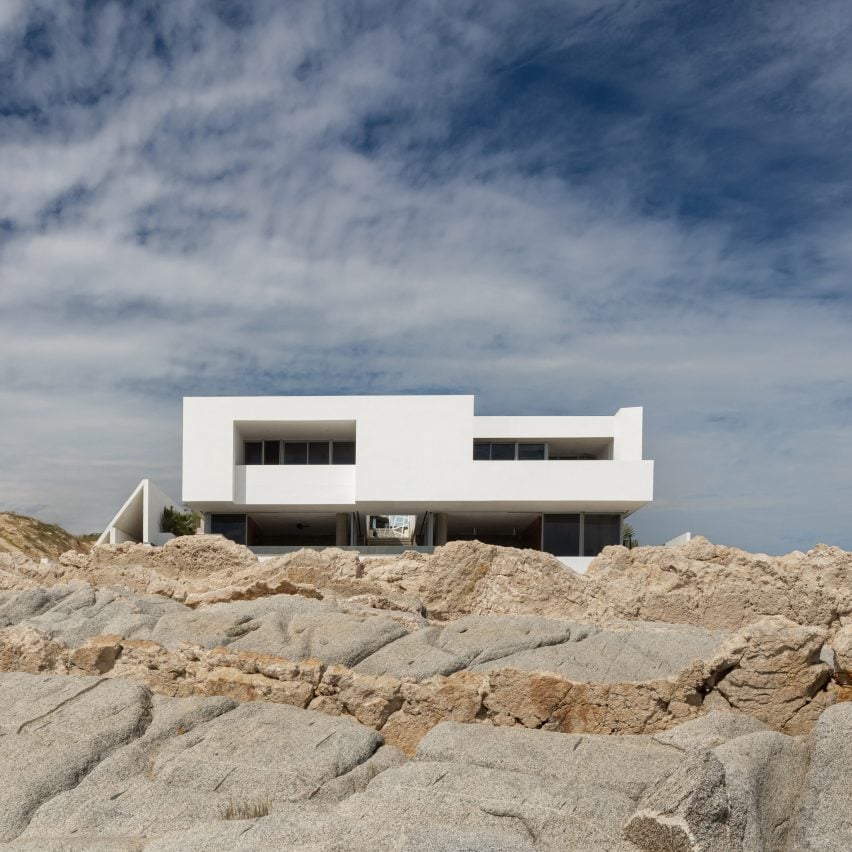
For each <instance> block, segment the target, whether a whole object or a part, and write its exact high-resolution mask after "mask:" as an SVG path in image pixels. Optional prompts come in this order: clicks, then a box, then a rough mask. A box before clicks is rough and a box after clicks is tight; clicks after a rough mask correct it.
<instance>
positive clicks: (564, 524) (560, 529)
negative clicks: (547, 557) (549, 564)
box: [542, 515, 580, 556]
mask: <svg viewBox="0 0 852 852" xmlns="http://www.w3.org/2000/svg"><path fill="white" fill-rule="evenodd" d="M542 549H543V550H545V551H546V552H547V553H552V554H553V555H554V556H579V555H580V516H579V515H545V516H544V542H543V548H542Z"/></svg>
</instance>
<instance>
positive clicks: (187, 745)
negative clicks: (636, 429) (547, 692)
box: [0, 673, 852, 852]
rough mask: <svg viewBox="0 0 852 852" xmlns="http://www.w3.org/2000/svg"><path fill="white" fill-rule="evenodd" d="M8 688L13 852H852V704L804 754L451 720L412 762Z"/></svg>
mask: <svg viewBox="0 0 852 852" xmlns="http://www.w3.org/2000/svg"><path fill="white" fill-rule="evenodd" d="M0 689H2V691H3V694H4V696H5V697H6V701H5V703H4V706H3V707H2V708H0V731H2V738H0V742H1V743H2V750H0V768H2V769H3V770H4V771H5V773H6V776H7V777H10V776H14V777H15V779H16V782H17V783H16V793H15V795H14V796H13V797H11V798H10V797H8V796H7V797H5V798H4V806H3V809H2V812H0V817H2V821H0V829H2V832H3V839H4V841H5V842H4V844H3V848H7V849H16V850H69V849H81V850H82V849H112V850H116V849H120V850H226V849H227V850H230V849H234V850H261V849H270V848H277V849H299V850H308V849H312V850H320V852H332V850H334V852H343V850H353V849H354V850H361V849H364V850H366V849H370V850H377V852H384V850H387V852H391V850H394V851H395V850H421V852H426V850H434V849H440V850H462V849H472V850H527V852H530V851H531V850H543V852H551V850H552V852H557V850H559V852H565V850H568V851H569V852H588V851H589V850H598V849H600V850H615V852H635V850H637V849H642V850H650V852H656V850H671V849H677V850H680V849H684V850H689V852H698V850H710V852H729V850H767V852H768V851H769V850H772V852H795V850H800V849H802V850H828V852H833V850H841V849H848V848H849V844H850V842H852V820H850V816H849V814H850V811H849V808H848V807H847V805H848V796H849V788H848V778H847V772H846V769H847V766H848V761H849V759H850V756H852V755H850V747H849V743H850V742H852V705H850V704H840V705H837V706H835V707H833V708H831V709H829V710H828V711H826V712H825V713H824V714H823V716H822V717H821V718H820V720H819V722H818V723H817V725H816V726H815V728H814V730H813V731H812V732H811V733H810V734H808V735H802V736H797V737H790V736H786V735H784V734H779V733H776V732H774V731H770V730H767V729H766V728H765V727H764V726H762V725H761V724H760V723H759V722H756V721H755V720H754V719H752V718H750V717H747V716H743V715H741V714H733V713H722V712H713V713H710V714H708V715H706V716H704V717H701V718H700V719H696V720H693V721H691V722H688V723H686V724H684V725H681V726H678V727H675V728H673V729H671V730H669V731H666V732H664V733H661V734H657V735H632V736H629V735H628V736H619V735H591V734H559V733H554V732H548V731H532V730H527V729H524V728H517V727H516V728H504V727H494V726H489V725H463V724H457V723H451V722H448V723H443V724H440V725H438V726H437V727H435V728H434V729H433V730H432V731H430V733H429V734H428V735H427V736H426V737H425V738H424V739H423V740H422V741H421V742H420V745H419V746H418V748H417V751H416V754H415V755H414V756H413V757H412V758H411V759H406V758H405V757H404V756H403V755H402V754H401V753H400V752H399V751H397V750H395V749H393V748H391V747H389V746H387V745H384V744H383V741H382V737H381V735H380V734H378V733H376V732H375V731H373V730H371V729H369V728H367V727H365V726H363V725H360V724H358V723H357V722H355V721H353V720H351V719H345V718H335V717H332V716H328V715H326V714H322V713H316V712H312V711H310V710H301V709H298V708H294V707H288V706H281V705H270V704H263V703H250V704H238V703H236V702H234V701H230V700H227V699H223V698H205V697H191V698H164V697H161V696H157V695H153V694H151V693H150V692H149V691H148V690H147V689H145V688H144V687H141V686H139V685H138V684H135V683H131V682H126V681H121V680H110V679H104V678H82V677H69V676H61V675H30V674H21V673H7V674H2V675H0ZM252 808H259V809H260V812H261V813H262V815H257V814H255V815H252V814H251V813H250V810H251V809H252ZM235 817H236V818H235ZM240 817H243V818H240Z"/></svg>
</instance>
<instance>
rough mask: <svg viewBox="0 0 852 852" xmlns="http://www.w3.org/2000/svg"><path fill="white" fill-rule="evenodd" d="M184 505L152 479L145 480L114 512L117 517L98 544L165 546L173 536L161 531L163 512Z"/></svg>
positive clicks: (103, 533) (108, 526)
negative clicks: (124, 543)
mask: <svg viewBox="0 0 852 852" xmlns="http://www.w3.org/2000/svg"><path fill="white" fill-rule="evenodd" d="M181 506H182V504H181V503H180V502H179V501H178V500H172V498H171V497H169V495H168V494H166V492H165V491H163V490H162V489H161V488H158V487H157V486H156V485H155V484H154V483H153V482H151V480H150V479H143V480H142V481H141V482H140V483H139V484H138V485H137V486H136V488H134V489H133V491H132V492H131V494H130V496H129V497H128V498H127V500H126V501H125V502H124V505H123V506H122V507H121V508H120V509H119V510H118V511H117V512H116V513H115V517H114V518H113V519H112V520H111V521H110V522H109V524H108V525H107V528H106V529H105V530H104V531H103V532H102V533H101V536H100V538H99V539H98V540H97V541H96V542H95V545H96V546H97V545H99V544H121V543H122V542H125V541H132V542H139V543H142V544H165V543H166V542H167V541H168V540H169V539H170V538H173V536H172V534H171V533H164V532H160V518H161V517H162V514H163V509H165V508H166V507H169V508H176V507H178V508H179V507H181Z"/></svg>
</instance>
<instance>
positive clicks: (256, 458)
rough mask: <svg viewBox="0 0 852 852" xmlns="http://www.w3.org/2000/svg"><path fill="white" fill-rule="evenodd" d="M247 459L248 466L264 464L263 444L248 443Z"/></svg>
mask: <svg viewBox="0 0 852 852" xmlns="http://www.w3.org/2000/svg"><path fill="white" fill-rule="evenodd" d="M245 457H246V461H245V463H246V464H263V442H262V441H246V443H245Z"/></svg>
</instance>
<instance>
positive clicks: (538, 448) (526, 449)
mask: <svg viewBox="0 0 852 852" xmlns="http://www.w3.org/2000/svg"><path fill="white" fill-rule="evenodd" d="M518 458H519V459H543V458H544V444H518Z"/></svg>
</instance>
